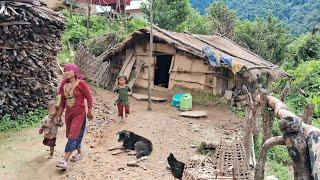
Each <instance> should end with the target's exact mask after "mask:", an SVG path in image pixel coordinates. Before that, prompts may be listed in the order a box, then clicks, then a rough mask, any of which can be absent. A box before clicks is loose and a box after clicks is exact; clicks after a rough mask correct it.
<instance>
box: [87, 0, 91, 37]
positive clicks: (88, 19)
mask: <svg viewBox="0 0 320 180" xmlns="http://www.w3.org/2000/svg"><path fill="white" fill-rule="evenodd" d="M90 4H91V0H88V1H87V5H88V7H87V8H88V14H87V38H89V37H90V34H89V29H90V14H91V13H90V11H91V7H90Z"/></svg>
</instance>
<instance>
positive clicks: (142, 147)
mask: <svg viewBox="0 0 320 180" xmlns="http://www.w3.org/2000/svg"><path fill="white" fill-rule="evenodd" d="M117 134H118V135H119V139H118V141H119V142H120V141H122V142H123V147H124V149H129V150H135V151H136V152H137V155H136V157H137V158H141V157H143V156H149V155H150V154H151V152H152V143H151V141H150V140H149V139H146V138H144V137H142V136H139V135H137V134H135V133H133V132H131V131H126V130H123V131H120V132H118V133H117Z"/></svg>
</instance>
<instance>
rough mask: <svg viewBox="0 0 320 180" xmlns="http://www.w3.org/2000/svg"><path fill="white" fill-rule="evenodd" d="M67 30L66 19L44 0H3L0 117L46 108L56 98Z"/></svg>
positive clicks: (0, 28) (0, 5)
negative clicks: (57, 57)
mask: <svg viewBox="0 0 320 180" xmlns="http://www.w3.org/2000/svg"><path fill="white" fill-rule="evenodd" d="M64 29H65V24H64V18H63V17H62V16H60V15H59V14H58V13H56V12H54V11H52V10H50V9H48V8H46V6H45V4H43V3H42V2H41V1H37V0H15V1H12V0H1V1H0V119H1V117H2V116H3V115H4V114H9V115H11V116H15V115H17V114H23V113H26V112H28V111H32V110H34V109H36V108H39V107H46V104H47V102H48V100H50V99H52V98H53V97H54V95H55V92H56V86H57V83H58V80H57V73H56V68H57V60H56V55H57V53H58V51H59V50H60V49H61V43H60V38H61V35H62V33H63V30H64Z"/></svg>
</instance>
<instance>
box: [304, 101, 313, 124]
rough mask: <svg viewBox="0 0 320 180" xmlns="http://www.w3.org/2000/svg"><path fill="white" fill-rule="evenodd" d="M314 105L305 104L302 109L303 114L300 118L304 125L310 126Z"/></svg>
mask: <svg viewBox="0 0 320 180" xmlns="http://www.w3.org/2000/svg"><path fill="white" fill-rule="evenodd" d="M314 107H315V106H314V105H313V104H307V105H306V106H305V107H304V112H303V116H302V121H303V122H304V123H306V124H309V125H311V124H312V116H313V112H314Z"/></svg>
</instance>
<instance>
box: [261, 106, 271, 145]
mask: <svg viewBox="0 0 320 180" xmlns="http://www.w3.org/2000/svg"><path fill="white" fill-rule="evenodd" d="M273 118H274V113H273V111H270V110H269V109H268V107H267V106H266V107H264V110H263V137H262V145H263V144H264V143H265V142H266V141H267V139H269V138H271V137H272V127H273Z"/></svg>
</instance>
